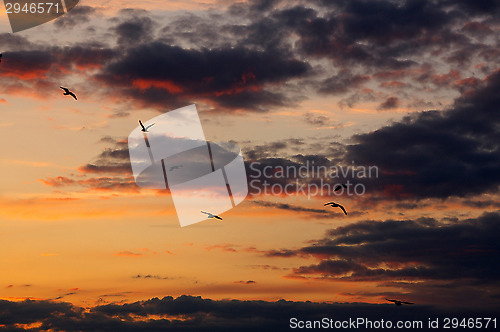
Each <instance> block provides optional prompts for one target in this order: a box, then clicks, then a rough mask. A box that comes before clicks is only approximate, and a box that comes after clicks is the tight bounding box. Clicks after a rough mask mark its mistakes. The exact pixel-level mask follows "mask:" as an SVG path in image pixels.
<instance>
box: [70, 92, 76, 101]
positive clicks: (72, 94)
mask: <svg viewBox="0 0 500 332" xmlns="http://www.w3.org/2000/svg"><path fill="white" fill-rule="evenodd" d="M69 95H70V96H71V97H73V98H75V100H78V98H76V95H75V94H74V93H73V92H71V91H70V92H69Z"/></svg>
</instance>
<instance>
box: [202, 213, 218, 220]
mask: <svg viewBox="0 0 500 332" xmlns="http://www.w3.org/2000/svg"><path fill="white" fill-rule="evenodd" d="M201 213H204V214H206V215H208V217H207V218H208V219H213V218H215V219H219V220H222V218H221V217H219V216H216V215H215V214H211V213H208V212H204V211H201Z"/></svg>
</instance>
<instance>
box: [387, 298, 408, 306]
mask: <svg viewBox="0 0 500 332" xmlns="http://www.w3.org/2000/svg"><path fill="white" fill-rule="evenodd" d="M386 300H387V301H389V302H394V304H395V305H403V304H414V303H412V302H405V301H399V300H389V299H386Z"/></svg>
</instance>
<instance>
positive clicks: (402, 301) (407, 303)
mask: <svg viewBox="0 0 500 332" xmlns="http://www.w3.org/2000/svg"><path fill="white" fill-rule="evenodd" d="M401 303H404V304H414V303H413V302H405V301H401Z"/></svg>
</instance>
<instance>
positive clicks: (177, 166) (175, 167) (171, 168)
mask: <svg viewBox="0 0 500 332" xmlns="http://www.w3.org/2000/svg"><path fill="white" fill-rule="evenodd" d="M181 167H182V165H175V166H172V167H170V169H169V170H168V171H169V172H172V171H173V170H174V169H179V168H181Z"/></svg>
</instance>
